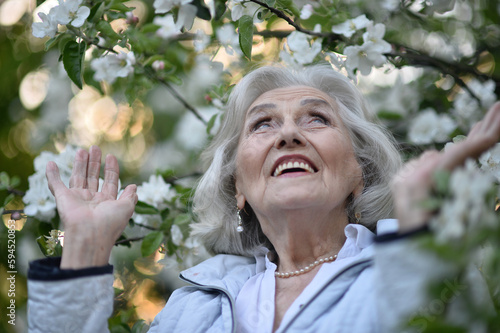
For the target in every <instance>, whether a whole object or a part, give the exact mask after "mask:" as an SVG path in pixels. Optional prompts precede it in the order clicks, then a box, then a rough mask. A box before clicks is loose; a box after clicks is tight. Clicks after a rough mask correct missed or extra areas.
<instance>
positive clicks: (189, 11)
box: [175, 5, 198, 30]
mask: <svg viewBox="0 0 500 333" xmlns="http://www.w3.org/2000/svg"><path fill="white" fill-rule="evenodd" d="M197 11H198V8H196V6H195V5H184V6H181V8H179V14H178V15H177V22H175V26H176V27H177V29H179V30H180V29H182V28H183V27H184V28H186V29H187V30H189V29H191V28H192V26H193V23H194V19H195V17H196V12H197Z"/></svg>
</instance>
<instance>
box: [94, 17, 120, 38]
mask: <svg viewBox="0 0 500 333" xmlns="http://www.w3.org/2000/svg"><path fill="white" fill-rule="evenodd" d="M97 29H98V30H99V31H100V32H101V33H102V34H103V35H104V36H105V37H108V38H109V39H111V40H112V41H113V42H114V41H117V40H119V39H120V38H121V37H120V35H118V34H117V33H116V32H115V31H114V30H113V28H112V27H111V24H109V22H108V21H104V20H100V21H99V22H98V23H97Z"/></svg>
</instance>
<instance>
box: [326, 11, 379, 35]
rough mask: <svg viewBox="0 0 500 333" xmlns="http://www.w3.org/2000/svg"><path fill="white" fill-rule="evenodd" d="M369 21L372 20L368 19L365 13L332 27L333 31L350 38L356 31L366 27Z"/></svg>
mask: <svg viewBox="0 0 500 333" xmlns="http://www.w3.org/2000/svg"><path fill="white" fill-rule="evenodd" d="M368 22H370V20H369V19H367V18H366V15H364V14H363V15H360V16H358V17H356V18H353V19H349V20H347V21H345V22H343V23H340V24H337V25H334V26H333V27H332V32H334V33H336V34H339V35H344V36H346V37H347V38H350V37H351V36H352V35H354V33H355V32H356V31H358V30H360V29H363V28H365V27H366V25H367V24H368Z"/></svg>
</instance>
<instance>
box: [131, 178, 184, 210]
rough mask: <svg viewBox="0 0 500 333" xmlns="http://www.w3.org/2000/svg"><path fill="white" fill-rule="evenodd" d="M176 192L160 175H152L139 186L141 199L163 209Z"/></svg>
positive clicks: (138, 191)
mask: <svg viewBox="0 0 500 333" xmlns="http://www.w3.org/2000/svg"><path fill="white" fill-rule="evenodd" d="M175 195H176V192H175V190H174V189H172V188H171V186H170V184H167V183H165V181H164V180H163V177H162V176H160V175H151V176H150V177H149V180H148V181H147V182H144V183H142V185H140V186H138V187H137V196H138V198H139V201H142V202H145V203H147V204H149V205H151V206H154V207H156V208H158V209H159V210H162V209H164V208H166V207H167V203H168V202H169V201H170V200H172V199H173V198H174V196H175Z"/></svg>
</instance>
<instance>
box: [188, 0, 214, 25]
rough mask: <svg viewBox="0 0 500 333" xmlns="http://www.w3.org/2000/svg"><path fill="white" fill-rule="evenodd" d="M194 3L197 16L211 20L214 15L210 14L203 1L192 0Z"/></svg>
mask: <svg viewBox="0 0 500 333" xmlns="http://www.w3.org/2000/svg"><path fill="white" fill-rule="evenodd" d="M192 4H193V5H195V6H196V9H197V11H196V16H197V17H199V18H201V19H202V20H205V21H210V20H211V19H212V16H211V15H210V10H209V9H208V8H207V7H206V6H205V4H204V3H202V1H201V0H194V1H193V2H192Z"/></svg>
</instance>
